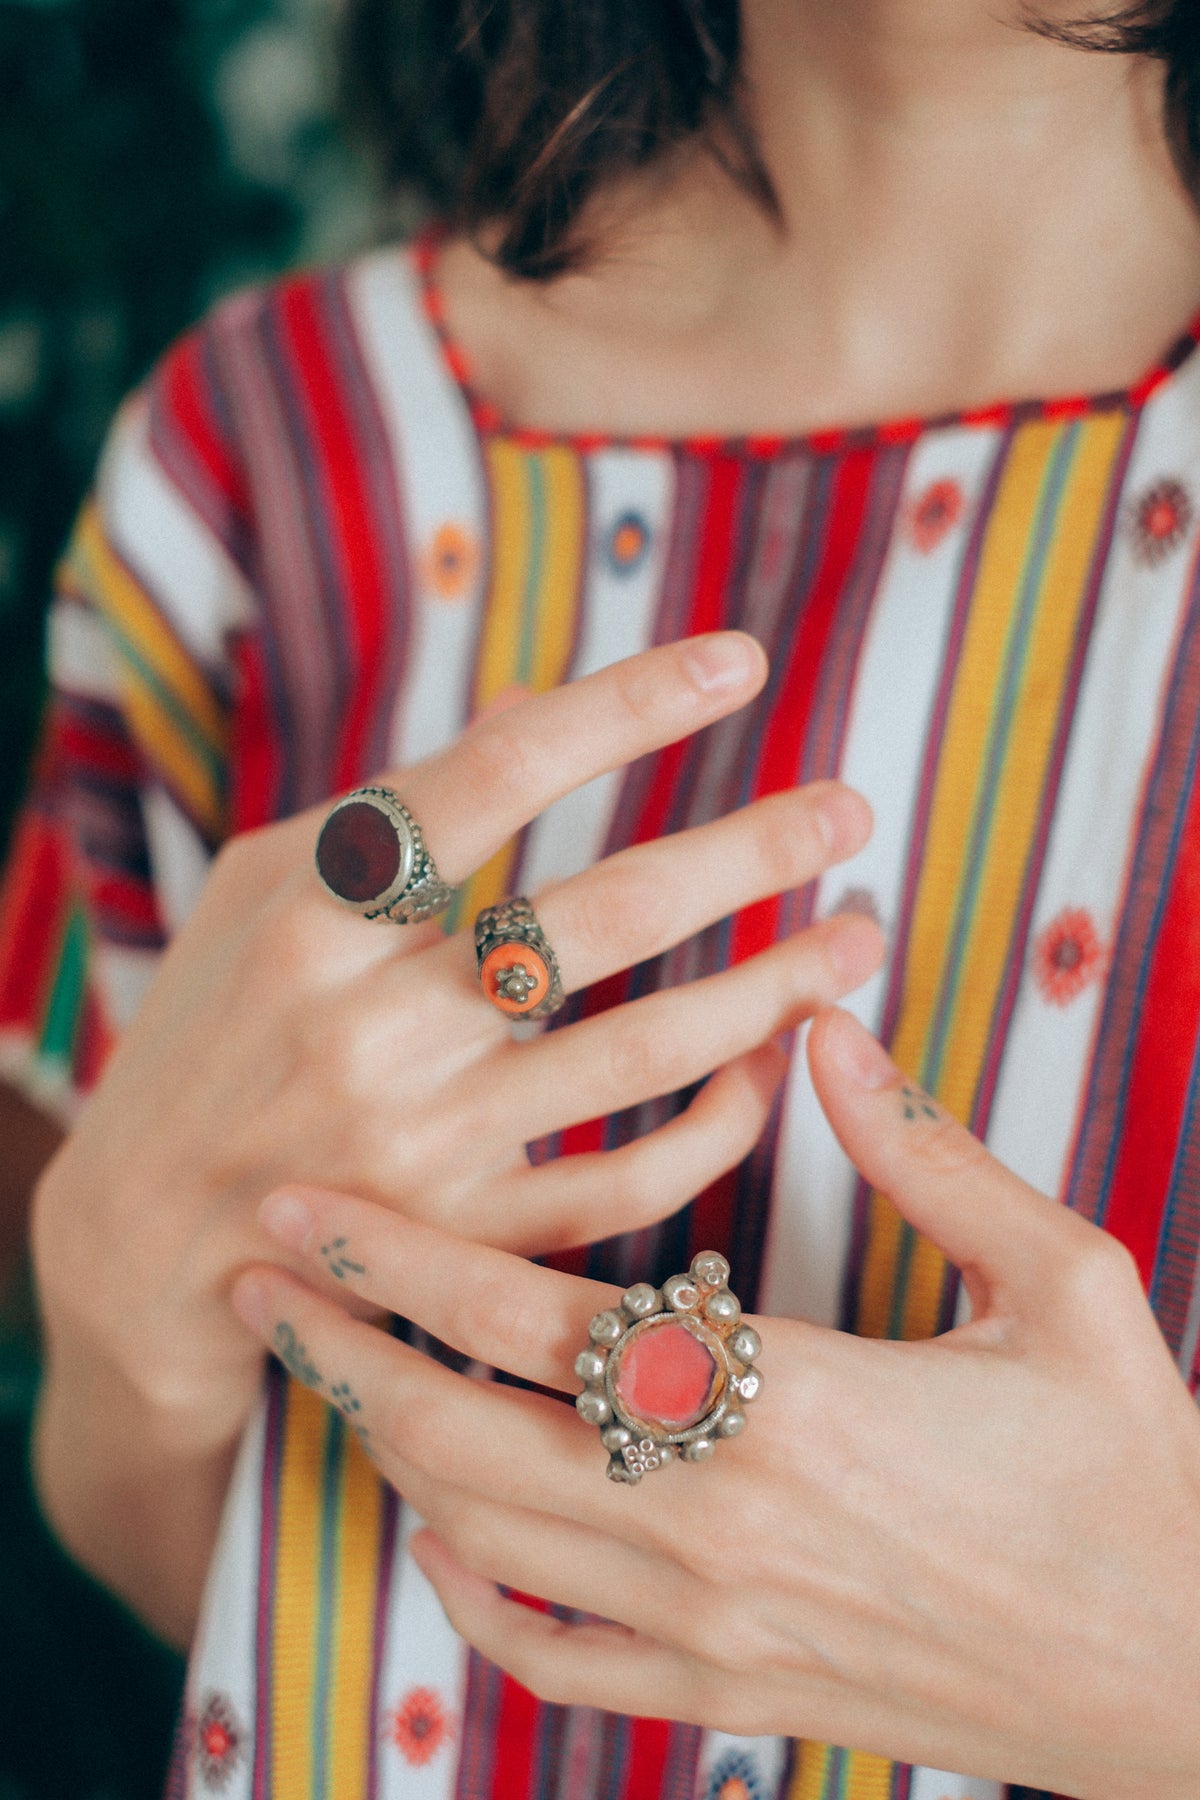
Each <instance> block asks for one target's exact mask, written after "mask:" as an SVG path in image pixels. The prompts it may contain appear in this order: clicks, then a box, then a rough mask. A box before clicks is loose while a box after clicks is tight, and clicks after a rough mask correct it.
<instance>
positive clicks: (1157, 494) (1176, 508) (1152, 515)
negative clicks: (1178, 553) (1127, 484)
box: [1130, 478, 1194, 569]
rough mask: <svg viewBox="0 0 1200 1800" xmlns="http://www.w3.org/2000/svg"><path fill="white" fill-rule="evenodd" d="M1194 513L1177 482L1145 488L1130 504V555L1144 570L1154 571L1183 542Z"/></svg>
mask: <svg viewBox="0 0 1200 1800" xmlns="http://www.w3.org/2000/svg"><path fill="white" fill-rule="evenodd" d="M1193 516H1194V509H1193V506H1192V502H1191V497H1190V496H1189V494H1188V491H1187V489H1186V488H1185V487H1184V485H1183V483H1182V482H1180V481H1174V480H1172V479H1170V478H1164V479H1163V480H1162V481H1156V482H1155V483H1154V484H1153V486H1152V487H1148V488H1147V489H1146V491H1145V493H1144V494H1142V496H1141V497H1140V499H1138V500H1135V501H1134V503H1133V511H1132V516H1131V520H1130V532H1131V535H1132V538H1133V554H1134V557H1135V558H1136V560H1137V561H1138V562H1140V563H1143V564H1144V565H1145V566H1146V567H1147V568H1151V569H1152V568H1154V567H1155V566H1156V565H1157V564H1158V563H1160V562H1162V561H1163V560H1164V559H1165V558H1166V557H1168V556H1170V554H1171V552H1172V550H1175V549H1177V548H1178V547H1179V545H1180V544H1181V543H1182V542H1183V540H1184V538H1185V537H1186V536H1187V534H1188V527H1189V526H1190V525H1191V522H1192V518H1193Z"/></svg>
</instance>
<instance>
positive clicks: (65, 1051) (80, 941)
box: [38, 907, 88, 1064]
mask: <svg viewBox="0 0 1200 1800" xmlns="http://www.w3.org/2000/svg"><path fill="white" fill-rule="evenodd" d="M87 960H88V934H87V923H86V921H85V919H84V915H83V912H82V910H81V909H80V908H79V907H73V908H72V910H71V913H70V916H69V917H68V920H67V928H66V931H65V932H64V933H63V940H62V945H61V948H60V950H59V953H58V965H57V967H56V969H55V971H54V986H53V988H52V989H51V991H50V1000H49V1004H48V1005H47V1007H46V1014H45V1017H44V1019H43V1020H42V1034H41V1039H40V1041H39V1043H38V1053H39V1055H41V1056H45V1057H51V1058H53V1059H54V1060H55V1061H56V1062H62V1063H68V1064H69V1063H70V1061H71V1057H72V1055H73V1053H74V1049H75V1036H76V1033H77V1031H78V1029H79V1015H80V1013H81V1012H82V1010H83V994H84V986H85V978H86V974H87Z"/></svg>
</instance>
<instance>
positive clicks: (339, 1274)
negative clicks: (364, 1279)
mask: <svg viewBox="0 0 1200 1800" xmlns="http://www.w3.org/2000/svg"><path fill="white" fill-rule="evenodd" d="M347 1241H348V1240H347V1239H346V1238H344V1237H339V1238H333V1239H332V1240H331V1242H330V1243H328V1244H322V1245H321V1255H322V1256H323V1257H324V1258H325V1261H326V1262H327V1263H328V1265H329V1273H330V1274H331V1275H332V1276H333V1277H334V1279H335V1280H336V1281H345V1279H346V1277H347V1275H365V1274H366V1272H367V1271H366V1269H365V1268H364V1267H363V1265H362V1263H360V1262H351V1260H350V1258H349V1257H348V1256H346V1255H345V1254H344V1252H345V1249H346V1244H347Z"/></svg>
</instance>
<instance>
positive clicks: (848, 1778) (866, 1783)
mask: <svg viewBox="0 0 1200 1800" xmlns="http://www.w3.org/2000/svg"><path fill="white" fill-rule="evenodd" d="M832 1765H833V1752H832V1751H831V1750H830V1749H829V1747H828V1745H826V1744H808V1743H805V1744H797V1745H796V1761H795V1765H794V1767H793V1769H792V1778H791V1781H790V1783H789V1785H788V1795H787V1800H842V1797H843V1796H844V1800H891V1793H892V1771H893V1769H894V1767H895V1765H894V1764H893V1763H892V1761H891V1759H890V1758H889V1757H886V1756H870V1755H868V1753H867V1752H866V1751H865V1750H855V1751H853V1752H848V1753H847V1756H846V1760H845V1761H844V1762H843V1764H842V1779H841V1781H840V1782H838V1783H836V1785H835V1784H834V1783H833V1766H832Z"/></svg>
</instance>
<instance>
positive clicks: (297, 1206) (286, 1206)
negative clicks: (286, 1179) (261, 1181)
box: [258, 1193, 315, 1250]
mask: <svg viewBox="0 0 1200 1800" xmlns="http://www.w3.org/2000/svg"><path fill="white" fill-rule="evenodd" d="M258 1222H259V1224H260V1225H261V1226H262V1227H263V1228H264V1230H266V1231H269V1232H270V1234H271V1236H272V1237H273V1238H278V1239H279V1242H280V1243H281V1244H287V1245H288V1247H289V1249H292V1250H307V1249H308V1245H309V1240H310V1239H311V1237H312V1232H313V1225H314V1223H315V1221H314V1219H313V1211H312V1208H311V1206H309V1205H308V1203H307V1201H305V1200H301V1198H300V1197H299V1195H298V1194H287V1193H280V1194H268V1195H267V1197H266V1199H265V1200H264V1201H263V1203H262V1205H261V1206H260V1207H259V1209H258Z"/></svg>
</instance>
